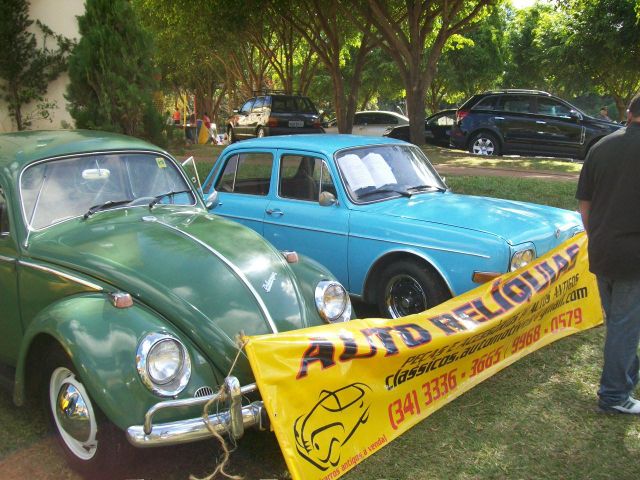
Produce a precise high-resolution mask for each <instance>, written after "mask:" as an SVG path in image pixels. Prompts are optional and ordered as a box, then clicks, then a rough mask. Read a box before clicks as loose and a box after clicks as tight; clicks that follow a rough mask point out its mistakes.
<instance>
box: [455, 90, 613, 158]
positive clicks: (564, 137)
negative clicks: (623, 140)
mask: <svg viewBox="0 0 640 480" xmlns="http://www.w3.org/2000/svg"><path fill="white" fill-rule="evenodd" d="M619 128H622V126H621V125H619V124H617V123H614V122H610V121H607V120H600V119H597V118H594V117H590V116H589V115H587V114H585V113H583V112H581V111H580V110H579V109H577V108H576V107H574V106H573V105H571V104H570V103H568V102H566V101H564V100H562V99H560V98H558V97H554V96H553V95H551V94H549V93H546V92H541V91H538V90H498V91H490V92H485V93H480V94H477V95H474V96H473V97H471V98H470V99H469V100H467V101H466V102H465V103H464V104H463V105H462V107H460V108H459V109H458V111H457V113H456V124H455V125H454V126H453V128H452V129H451V137H450V145H451V146H452V147H454V148H461V149H464V150H469V151H470V152H471V153H477V154H483V155H502V154H526V155H545V156H553V157H570V158H580V159H582V158H584V157H585V156H586V155H587V152H588V151H589V148H591V146H592V145H593V144H594V143H596V142H597V141H598V140H600V139H601V138H602V137H604V136H605V135H608V134H610V133H611V132H614V131H616V130H618V129H619Z"/></svg>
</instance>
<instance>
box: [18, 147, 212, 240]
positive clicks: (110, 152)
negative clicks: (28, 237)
mask: <svg viewBox="0 0 640 480" xmlns="http://www.w3.org/2000/svg"><path fill="white" fill-rule="evenodd" d="M123 154H147V155H155V156H161V157H163V158H164V159H166V160H168V161H169V162H170V163H171V164H172V165H174V166H175V167H176V169H177V171H178V173H179V174H180V176H181V177H182V179H183V180H184V181H185V183H186V184H187V185H188V186H189V187H190V189H191V194H192V195H193V198H194V202H193V203H190V204H186V205H181V204H176V206H181V207H189V208H192V207H194V206H198V205H200V207H202V208H204V204H203V201H202V198H201V197H200V195H199V194H198V192H197V190H196V189H195V188H193V184H192V183H191V181H190V180H189V179H188V178H187V177H186V176H185V174H184V171H183V169H182V168H181V166H180V165H178V162H176V160H174V159H173V157H171V156H169V155H168V154H166V153H163V152H159V151H155V150H96V151H94V152H84V153H71V154H66V155H57V156H54V157H47V158H43V159H41V160H37V161H35V162H31V163H29V164H28V165H26V166H25V167H24V168H23V169H22V170H21V171H20V175H19V176H18V192H19V195H18V196H19V198H20V214H21V216H22V222H23V223H24V225H25V227H26V230H27V231H28V232H42V231H44V230H47V229H48V228H51V227H53V226H55V225H59V224H61V223H64V222H68V221H69V220H75V219H77V218H80V217H82V214H80V215H76V216H73V217H67V218H63V219H61V220H59V221H56V222H53V223H51V224H49V225H47V226H46V227H42V228H33V227H32V226H31V224H30V222H29V221H28V216H27V212H26V211H25V208H24V198H23V192H22V175H24V172H26V171H27V170H28V169H29V168H31V167H34V166H36V165H40V164H42V163H46V162H55V161H58V160H67V159H71V158H82V157H91V156H94V155H123ZM136 207H143V208H145V207H146V205H133V206H131V205H123V206H121V207H116V208H113V209H111V210H124V209H127V208H136Z"/></svg>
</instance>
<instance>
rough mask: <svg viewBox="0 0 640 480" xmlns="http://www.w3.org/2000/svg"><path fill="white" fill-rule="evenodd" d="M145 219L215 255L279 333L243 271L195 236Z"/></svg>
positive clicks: (154, 220) (163, 223)
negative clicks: (249, 294)
mask: <svg viewBox="0 0 640 480" xmlns="http://www.w3.org/2000/svg"><path fill="white" fill-rule="evenodd" d="M145 218H147V221H153V222H154V223H157V224H159V225H162V226H164V227H166V228H169V229H171V230H174V231H176V232H178V233H180V234H181V235H183V236H185V237H187V238H189V239H190V240H193V241H194V242H196V243H197V244H198V245H200V246H201V247H203V248H205V249H206V250H208V251H209V252H211V253H213V254H214V255H215V256H216V257H218V258H219V259H220V260H221V261H222V262H223V263H224V264H225V265H226V266H227V267H228V268H229V270H231V271H232V272H233V273H234V274H235V275H236V277H238V278H239V279H240V281H241V282H242V283H243V284H244V285H245V286H246V287H247V289H248V290H249V292H251V295H253V298H254V299H255V300H256V302H257V303H258V306H259V307H260V311H261V312H262V315H264V318H265V320H266V321H267V323H268V324H269V327H270V328H271V331H272V332H273V333H278V328H277V327H276V324H275V322H274V321H273V318H271V314H269V310H267V306H266V305H265V304H264V302H263V301H262V297H260V295H259V294H258V292H257V291H256V289H255V288H253V285H251V282H249V279H248V278H247V277H246V275H245V274H244V273H242V271H241V270H240V269H239V268H238V267H236V266H235V265H234V264H233V263H232V262H231V261H230V260H229V259H228V258H227V257H225V256H224V255H222V254H221V253H220V252H218V251H217V250H216V249H215V248H213V247H211V246H210V245H207V244H206V243H204V242H203V241H202V240H200V239H198V238H196V237H194V236H193V235H191V234H189V233H187V232H185V231H183V230H180V229H179V228H177V227H174V226H173V225H169V224H168V223H165V222H162V221H160V220H157V219H153V220H151V217H145ZM143 220H144V219H143ZM283 261H284V260H283Z"/></svg>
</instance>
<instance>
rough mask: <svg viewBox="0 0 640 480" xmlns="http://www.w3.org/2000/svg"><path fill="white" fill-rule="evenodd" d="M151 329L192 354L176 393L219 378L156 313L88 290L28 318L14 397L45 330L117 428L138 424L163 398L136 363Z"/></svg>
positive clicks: (20, 397) (21, 393) (19, 395)
mask: <svg viewBox="0 0 640 480" xmlns="http://www.w3.org/2000/svg"><path fill="white" fill-rule="evenodd" d="M150 332H163V333H170V334H173V335H174V336H175V337H176V338H178V339H180V341H181V342H182V343H183V344H184V345H185V347H186V348H187V350H188V352H189V354H190V355H191V365H192V374H191V380H190V382H189V385H188V386H187V388H186V389H185V391H184V392H182V394H181V395H179V397H189V396H192V395H193V391H194V390H195V389H196V388H198V387H200V386H210V387H215V385H217V384H219V383H220V382H219V381H218V380H217V379H216V378H215V377H214V373H213V372H212V370H211V368H209V365H208V363H207V362H206V360H205V359H204V358H203V357H202V355H200V354H199V353H198V352H197V351H196V350H195V349H194V348H193V346H192V345H191V343H190V342H187V341H186V338H185V336H184V335H179V334H178V332H177V330H176V329H175V328H174V327H173V326H172V325H171V324H170V323H169V322H167V321H166V320H164V319H163V318H162V317H160V316H159V315H158V314H156V313H155V312H153V311H151V310H149V309H148V308H146V307H145V306H143V305H140V304H137V303H136V304H134V305H133V306H132V307H129V308H116V307H114V306H113V305H112V303H111V302H110V300H109V297H108V296H107V295H105V294H103V293H91V294H81V295H76V296H73V297H67V298H65V299H63V300H61V301H59V302H56V303H54V304H52V305H51V306H49V307H48V308H46V309H45V310H43V311H41V312H40V313H39V314H38V315H37V316H36V317H35V318H34V320H33V321H32V322H31V323H30V324H29V326H28V328H27V331H26V332H25V336H24V337H23V340H22V343H21V346H20V354H19V358H18V364H17V368H16V385H15V392H14V401H15V403H16V404H17V405H21V404H23V403H24V397H25V383H26V375H27V374H28V371H27V370H28V365H27V360H28V358H29V354H30V351H31V350H32V348H33V346H34V345H37V343H36V342H35V339H36V338H38V337H41V336H42V335H46V336H49V337H51V338H54V339H55V340H56V341H57V343H58V344H59V346H60V347H61V348H62V349H64V351H65V352H66V353H67V355H68V356H69V358H70V359H71V361H72V362H73V364H74V366H75V367H76V369H77V371H78V374H79V375H80V378H81V379H82V381H83V383H84V385H85V388H86V389H87V391H88V392H89V395H90V396H91V397H92V399H93V400H94V401H95V403H97V404H98V406H99V407H100V409H101V410H102V411H103V412H104V413H105V415H106V416H107V417H108V418H109V419H110V420H111V421H112V422H113V423H114V424H116V425H117V426H118V427H120V428H122V429H124V428H126V427H128V426H130V425H133V424H140V423H141V422H142V419H143V418H144V414H145V412H146V411H147V410H148V409H149V407H150V406H151V405H153V404H155V403H157V402H158V401H161V400H162V398H161V397H158V396H155V395H154V394H152V393H151V392H150V391H149V390H148V389H147V388H146V387H145V386H144V385H143V384H142V382H141V380H140V377H139V375H138V372H137V369H136V350H137V347H138V342H139V341H140V339H141V338H142V337H143V336H144V335H145V334H147V333H150Z"/></svg>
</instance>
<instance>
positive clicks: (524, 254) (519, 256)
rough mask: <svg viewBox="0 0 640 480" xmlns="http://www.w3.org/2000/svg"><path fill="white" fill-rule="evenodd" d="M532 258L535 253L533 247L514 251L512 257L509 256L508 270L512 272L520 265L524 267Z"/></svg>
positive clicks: (534, 256)
mask: <svg viewBox="0 0 640 480" xmlns="http://www.w3.org/2000/svg"><path fill="white" fill-rule="evenodd" d="M534 258H536V254H535V252H534V251H533V249H531V248H528V249H526V250H520V251H519V252H516V253H514V254H513V257H511V267H510V270H511V271H512V272H513V271H514V270H517V269H519V268H520V267H524V266H525V265H528V264H529V263H530V262H531V261H532V260H533V259H534Z"/></svg>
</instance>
